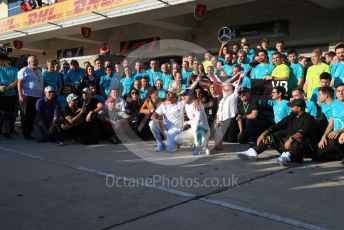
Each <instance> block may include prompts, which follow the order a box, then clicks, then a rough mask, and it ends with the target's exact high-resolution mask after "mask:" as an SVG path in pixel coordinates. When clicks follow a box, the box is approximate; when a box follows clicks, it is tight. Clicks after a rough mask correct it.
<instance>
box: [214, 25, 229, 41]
mask: <svg viewBox="0 0 344 230" xmlns="http://www.w3.org/2000/svg"><path fill="white" fill-rule="evenodd" d="M217 38H218V39H219V41H220V42H221V43H228V42H229V41H230V40H231V38H232V31H231V30H230V29H229V28H228V27H222V28H220V29H219V31H218V33H217Z"/></svg>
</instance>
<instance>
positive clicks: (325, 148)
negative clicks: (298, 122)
mask: <svg viewBox="0 0 344 230" xmlns="http://www.w3.org/2000/svg"><path fill="white" fill-rule="evenodd" d="M336 96H337V100H335V102H334V103H333V105H332V115H331V118H330V120H329V122H328V126H327V128H326V130H325V132H324V134H323V136H322V138H321V140H320V142H319V144H318V147H319V150H318V153H319V155H318V158H317V160H321V161H330V160H341V159H342V158H343V156H344V146H343V145H342V144H339V136H340V135H341V134H342V133H344V83H342V84H339V85H337V88H336Z"/></svg>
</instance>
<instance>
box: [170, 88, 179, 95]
mask: <svg viewBox="0 0 344 230" xmlns="http://www.w3.org/2000/svg"><path fill="white" fill-rule="evenodd" d="M167 92H169V93H173V94H175V95H177V94H178V92H177V90H176V89H173V88H169V89H168V91H167Z"/></svg>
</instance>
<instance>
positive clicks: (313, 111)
mask: <svg viewBox="0 0 344 230" xmlns="http://www.w3.org/2000/svg"><path fill="white" fill-rule="evenodd" d="M291 95H292V97H291V98H290V100H291V101H292V100H295V99H302V100H305V91H303V89H301V88H296V89H294V90H293V91H292V93H291ZM305 102H306V112H307V113H309V114H310V115H312V116H313V117H317V116H318V110H317V106H316V104H315V103H314V102H313V101H310V100H307V99H306V100H305Z"/></svg>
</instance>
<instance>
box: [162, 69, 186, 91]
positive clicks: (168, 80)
mask: <svg viewBox="0 0 344 230" xmlns="http://www.w3.org/2000/svg"><path fill="white" fill-rule="evenodd" d="M161 80H162V85H163V88H164V89H165V90H168V87H169V86H170V84H171V82H172V81H173V80H172V78H171V74H164V73H163V74H161ZM185 83H186V82H185Z"/></svg>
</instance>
